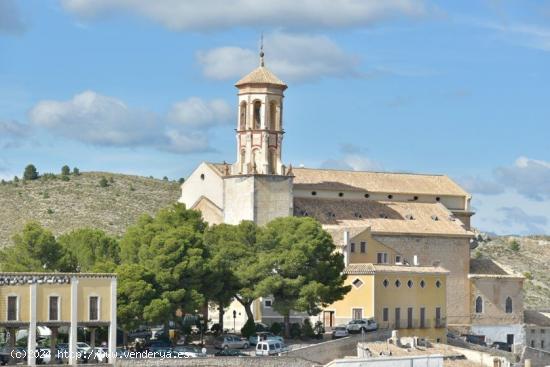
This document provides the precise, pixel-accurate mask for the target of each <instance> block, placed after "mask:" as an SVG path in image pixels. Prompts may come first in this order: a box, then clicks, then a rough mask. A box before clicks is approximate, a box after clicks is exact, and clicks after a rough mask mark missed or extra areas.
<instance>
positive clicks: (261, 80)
mask: <svg viewBox="0 0 550 367" xmlns="http://www.w3.org/2000/svg"><path fill="white" fill-rule="evenodd" d="M246 84H271V85H278V86H281V87H283V88H284V89H286V87H287V85H286V84H285V82H283V81H282V80H281V79H279V78H277V76H275V74H273V73H272V72H271V71H270V70H269V69H268V68H266V67H265V66H260V67H258V68H256V69H254V70H252V72H250V73H249V74H248V75H246V76H245V77H243V78H242V79H241V80H239V81H238V82H237V83H236V84H235V86H236V87H239V86H242V85H246Z"/></svg>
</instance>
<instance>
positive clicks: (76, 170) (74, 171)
mask: <svg viewBox="0 0 550 367" xmlns="http://www.w3.org/2000/svg"><path fill="white" fill-rule="evenodd" d="M73 175H75V176H80V170H79V169H78V168H77V167H74V168H73Z"/></svg>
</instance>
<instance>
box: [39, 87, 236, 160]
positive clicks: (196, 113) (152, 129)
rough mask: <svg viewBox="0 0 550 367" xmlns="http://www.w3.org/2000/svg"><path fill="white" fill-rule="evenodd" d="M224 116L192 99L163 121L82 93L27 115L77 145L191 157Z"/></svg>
mask: <svg viewBox="0 0 550 367" xmlns="http://www.w3.org/2000/svg"><path fill="white" fill-rule="evenodd" d="M228 110H229V107H228V106H227V105H226V103H225V102H224V101H221V100H213V101H203V100H202V99H200V98H197V97H192V98H190V99H188V100H186V101H182V102H176V103H175V104H174V105H173V107H172V110H171V112H170V113H169V116H170V117H169V118H168V117H166V116H159V115H157V114H155V113H152V112H150V111H147V110H143V109H138V108H133V107H129V106H128V105H126V104H125V103H124V102H123V101H121V100H120V99H117V98H114V97H109V96H104V95H101V94H99V93H96V92H94V91H85V92H82V93H79V94H77V95H75V96H74V97H73V98H72V99H70V100H68V101H42V102H39V103H38V104H36V106H34V107H33V108H32V109H31V111H30V112H29V120H30V121H31V123H32V124H33V125H34V126H36V127H38V128H43V129H46V130H47V131H49V132H51V133H53V134H56V135H59V136H63V137H66V138H70V139H73V140H77V141H80V142H83V143H88V144H93V145H99V146H116V147H137V146H149V147H153V148H156V149H160V150H166V151H171V152H176V153H192V152H197V151H206V150H209V149H210V148H209V145H208V137H207V134H206V132H205V131H204V128H206V127H209V126H213V125H215V124H216V123H217V121H218V118H222V117H223V118H226V117H227V116H228ZM201 112H202V113H203V114H201ZM199 128H200V129H199Z"/></svg>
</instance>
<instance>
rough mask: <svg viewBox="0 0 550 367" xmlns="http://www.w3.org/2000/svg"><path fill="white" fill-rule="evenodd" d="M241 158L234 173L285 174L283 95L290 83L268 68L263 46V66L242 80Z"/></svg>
mask: <svg viewBox="0 0 550 367" xmlns="http://www.w3.org/2000/svg"><path fill="white" fill-rule="evenodd" d="M235 86H236V87H237V89H238V96H239V99H238V100H239V107H238V119H237V129H236V132H237V134H236V137H237V160H236V162H235V164H233V165H232V167H231V174H232V175H254V174H260V175H285V174H286V172H285V166H284V165H283V163H282V160H281V155H282V142H283V134H284V130H283V98H284V94H283V92H284V90H285V89H286V88H287V85H286V84H285V83H284V82H283V81H282V80H280V79H279V78H277V77H276V76H275V74H273V73H272V72H271V71H270V70H269V69H267V68H266V67H265V62H264V51H263V45H262V47H261V48H260V65H259V66H258V67H257V68H256V69H254V70H253V71H252V72H251V73H249V74H248V75H246V76H245V77H244V78H242V79H241V80H239V81H238V82H237V83H236V84H235Z"/></svg>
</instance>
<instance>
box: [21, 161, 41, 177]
mask: <svg viewBox="0 0 550 367" xmlns="http://www.w3.org/2000/svg"><path fill="white" fill-rule="evenodd" d="M37 178H38V171H37V170H36V167H35V166H34V165H33V164H29V165H28V166H27V167H25V172H23V179H24V180H29V181H32V180H36V179H37Z"/></svg>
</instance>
